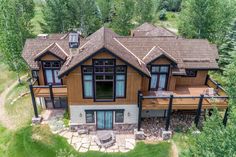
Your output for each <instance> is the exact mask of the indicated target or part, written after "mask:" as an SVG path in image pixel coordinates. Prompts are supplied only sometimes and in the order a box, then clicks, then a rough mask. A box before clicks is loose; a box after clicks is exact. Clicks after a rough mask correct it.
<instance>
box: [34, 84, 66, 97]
mask: <svg viewBox="0 0 236 157" xmlns="http://www.w3.org/2000/svg"><path fill="white" fill-rule="evenodd" d="M33 90H34V95H35V97H50V88H49V87H48V88H47V87H44V86H43V87H40V86H39V87H34V89H33ZM52 93H53V96H54V97H63V96H67V87H66V86H62V87H52Z"/></svg>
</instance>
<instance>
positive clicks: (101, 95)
mask: <svg viewBox="0 0 236 157" xmlns="http://www.w3.org/2000/svg"><path fill="white" fill-rule="evenodd" d="M93 65H94V78H95V80H94V81H95V83H94V85H95V99H96V101H111V100H114V69H115V60H113V59H95V60H93Z"/></svg>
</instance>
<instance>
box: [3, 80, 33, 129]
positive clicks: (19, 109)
mask: <svg viewBox="0 0 236 157" xmlns="http://www.w3.org/2000/svg"><path fill="white" fill-rule="evenodd" d="M22 82H23V83H22V84H18V85H17V86H15V87H14V88H13V89H12V90H11V91H10V92H9V93H8V95H7V97H6V101H5V104H4V108H5V111H6V113H7V115H8V118H10V120H11V121H12V122H13V124H14V128H20V127H22V126H25V125H27V124H29V122H30V120H31V118H32V116H33V107H32V105H31V98H30V94H29V93H28V91H29V88H28V83H27V82H26V81H25V80H23V81H22ZM22 94H25V95H24V96H21V95H22Z"/></svg>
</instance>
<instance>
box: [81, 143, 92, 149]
mask: <svg viewBox="0 0 236 157" xmlns="http://www.w3.org/2000/svg"><path fill="white" fill-rule="evenodd" d="M89 146H90V145H89V144H88V143H82V145H81V147H83V148H86V149H88V148H89Z"/></svg>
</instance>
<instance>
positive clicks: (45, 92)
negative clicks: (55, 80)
mask: <svg viewBox="0 0 236 157" xmlns="http://www.w3.org/2000/svg"><path fill="white" fill-rule="evenodd" d="M29 89H30V93H31V99H32V104H33V108H34V114H35V117H37V118H38V110H37V105H36V100H35V97H49V98H50V99H51V101H52V105H53V107H55V104H54V97H65V96H67V86H66V85H52V84H49V85H34V84H30V85H29Z"/></svg>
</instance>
